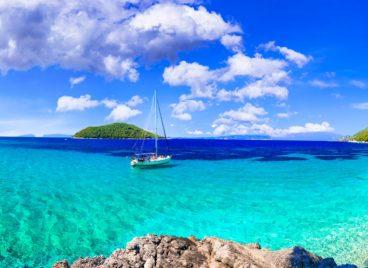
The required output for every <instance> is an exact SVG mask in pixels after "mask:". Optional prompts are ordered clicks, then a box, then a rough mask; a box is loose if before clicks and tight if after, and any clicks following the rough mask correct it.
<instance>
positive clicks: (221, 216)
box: [0, 138, 368, 267]
mask: <svg viewBox="0 0 368 268" xmlns="http://www.w3.org/2000/svg"><path fill="white" fill-rule="evenodd" d="M169 142H170V147H171V148H172V153H173V155H174V159H175V160H174V161H173V164H172V166H170V167H167V168H159V169H146V170H137V169H133V168H131V167H130V166H129V157H128V155H129V154H130V148H131V146H132V145H133V143H134V141H113V140H74V139H66V140H65V139H35V138H22V139H20V138H18V139H5V138H4V139H0V239H1V241H0V266H1V267H23V266H28V267H42V266H45V267H49V266H51V264H52V263H53V262H55V261H56V260H59V259H64V258H66V259H68V260H74V259H76V258H77V257H79V256H87V255H100V254H106V255H108V254H110V253H111V251H113V250H114V249H115V248H117V247H124V246H125V243H126V242H127V241H130V240H131V239H132V238H133V237H135V236H139V235H145V234H147V233H157V234H172V235H180V236H189V235H196V236H198V237H204V236H219V237H222V238H225V239H233V240H236V241H240V242H259V243H260V244H261V245H262V246H263V247H269V248H272V249H279V248H282V247H290V246H292V245H295V244H298V245H301V246H304V247H306V248H307V249H309V250H311V251H313V252H315V253H317V254H319V255H321V256H324V257H328V256H333V257H334V258H335V260H336V261H337V262H339V263H345V262H353V263H357V264H362V263H363V261H364V260H365V258H366V256H368V249H367V247H366V246H365V245H366V244H367V242H368V221H367V220H368V206H367V203H368V194H367V192H368V165H367V161H368V145H365V144H348V143H338V142H335V143H331V142H286V141H232V140H227V141H226V140H222V141H217V140H170V141H169Z"/></svg>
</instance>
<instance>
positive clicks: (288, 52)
mask: <svg viewBox="0 0 368 268" xmlns="http://www.w3.org/2000/svg"><path fill="white" fill-rule="evenodd" d="M260 47H261V48H263V49H265V50H266V51H277V52H279V53H281V54H282V55H283V56H284V57H285V59H287V60H288V61H290V62H293V63H295V64H296V65H297V66H298V67H299V68H301V67H303V66H304V65H306V64H307V63H308V62H309V61H311V60H312V57H311V56H307V55H304V54H302V53H300V52H297V51H295V50H292V49H290V48H287V47H281V46H277V45H276V43H275V41H270V42H268V43H266V44H262V45H261V46H260Z"/></svg>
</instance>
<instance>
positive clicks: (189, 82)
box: [163, 61, 216, 98]
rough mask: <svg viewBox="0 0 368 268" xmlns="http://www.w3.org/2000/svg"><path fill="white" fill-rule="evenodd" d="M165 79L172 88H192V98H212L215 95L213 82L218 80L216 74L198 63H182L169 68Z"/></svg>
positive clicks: (165, 73)
mask: <svg viewBox="0 0 368 268" xmlns="http://www.w3.org/2000/svg"><path fill="white" fill-rule="evenodd" d="M163 77H164V81H165V82H166V83H168V84H169V85H170V86H188V87H190V88H191V96H192V97H199V98H211V97H212V96H213V94H214V90H215V88H214V87H213V85H212V82H213V81H214V80H215V79H216V73H215V72H214V71H211V70H210V69H209V67H207V66H204V65H201V64H199V63H197V62H193V63H188V62H186V61H182V62H180V63H179V64H178V65H176V66H170V67H167V68H165V70H164V73H163Z"/></svg>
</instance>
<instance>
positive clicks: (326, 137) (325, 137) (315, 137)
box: [210, 132, 343, 141]
mask: <svg viewBox="0 0 368 268" xmlns="http://www.w3.org/2000/svg"><path fill="white" fill-rule="evenodd" d="M342 137H343V136H342V135H339V134H336V133H329V132H318V133H299V134H293V135H288V136H283V137H271V136H268V135H229V136H218V137H210V138H212V139H227V140H310V141H338V140H341V138H342Z"/></svg>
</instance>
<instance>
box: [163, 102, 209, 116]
mask: <svg viewBox="0 0 368 268" xmlns="http://www.w3.org/2000/svg"><path fill="white" fill-rule="evenodd" d="M170 106H171V108H172V109H173V110H172V113H171V116H172V117H174V118H176V119H179V120H183V121H189V120H191V119H192V116H191V114H190V113H189V112H195V111H203V110H204V109H205V108H206V106H205V104H204V103H203V102H202V101H200V100H199V101H198V100H186V99H182V100H180V101H179V102H178V103H173V104H171V105H170Z"/></svg>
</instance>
